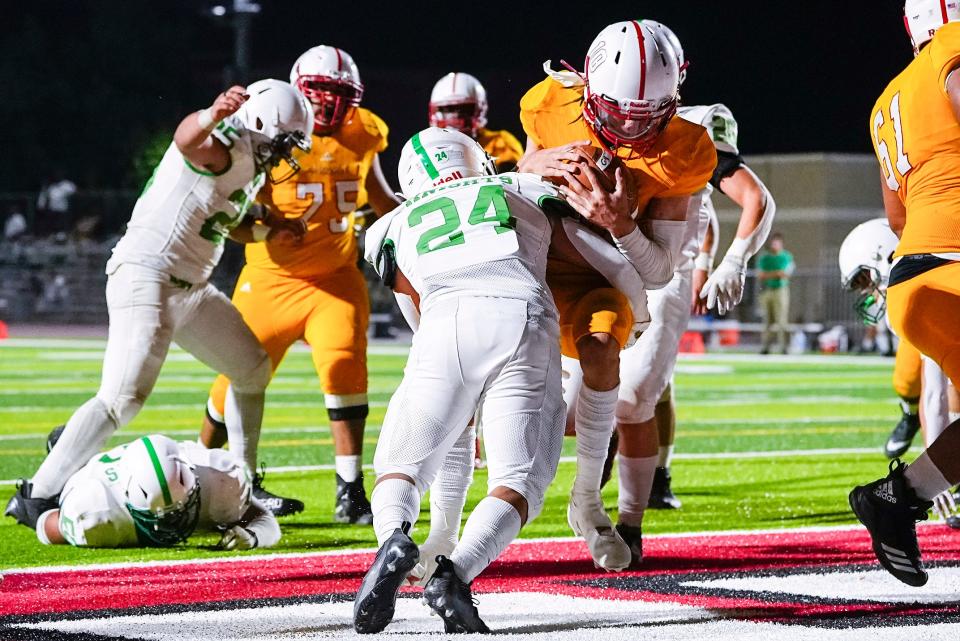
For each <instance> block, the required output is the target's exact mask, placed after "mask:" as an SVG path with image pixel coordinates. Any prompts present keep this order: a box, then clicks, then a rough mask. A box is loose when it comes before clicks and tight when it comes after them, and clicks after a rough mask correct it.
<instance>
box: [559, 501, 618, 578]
mask: <svg viewBox="0 0 960 641" xmlns="http://www.w3.org/2000/svg"><path fill="white" fill-rule="evenodd" d="M567 523H569V524H570V529H571V530H573V533H574V534H576V535H577V536H579V537H582V538H583V540H584V541H586V543H587V548H588V549H589V550H590V556H592V557H593V563H594V565H596V566H597V567H598V568H601V569H604V570H607V571H608V572H620V571H622V570H625V569H626V568H627V567H628V566H629V565H630V547H629V546H628V545H627V544H626V543H624V541H623V539H622V538H620V535H619V534H618V533H617V531H616V530H615V529H614V528H613V523H612V522H611V521H610V517H609V516H608V515H607V512H606V510H604V509H603V502H602V501H601V500H600V495H599V493H598V494H597V495H596V496H591V497H585V496H583V495H578V494H571V495H570V503H569V504H568V505H567Z"/></svg>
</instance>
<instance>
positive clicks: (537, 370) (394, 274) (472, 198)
mask: <svg viewBox="0 0 960 641" xmlns="http://www.w3.org/2000/svg"><path fill="white" fill-rule="evenodd" d="M493 174H494V168H493V165H492V163H491V161H490V159H489V157H488V156H487V155H486V154H485V153H484V151H483V149H482V148H481V147H480V146H479V145H478V144H477V143H476V142H475V141H473V140H472V139H471V138H469V137H468V136H466V135H464V134H462V133H460V132H458V131H453V130H447V129H437V128H429V129H426V130H424V131H422V132H420V133H419V134H417V135H415V136H414V137H413V138H412V139H411V140H410V141H409V142H407V144H406V145H405V146H404V148H403V151H402V153H401V159H400V169H399V177H400V183H401V188H402V190H403V194H404V195H405V196H406V197H407V199H408V200H407V201H406V202H405V203H404V204H403V205H401V206H400V207H398V208H397V209H395V210H394V211H393V212H391V213H390V214H388V215H386V216H384V217H383V218H381V219H380V220H379V221H377V222H376V223H375V224H374V225H373V226H372V227H371V228H370V229H369V230H368V231H367V239H366V257H367V260H368V261H370V262H371V263H372V264H374V266H375V267H376V270H377V272H378V273H379V274H380V275H381V277H382V278H383V279H384V282H385V283H386V284H387V285H389V286H390V287H392V288H393V289H394V290H395V291H396V292H399V293H402V294H405V295H407V296H409V297H410V302H411V305H408V306H407V308H408V312H410V311H411V309H412V308H417V309H419V314H420V316H419V319H418V320H417V321H416V322H417V324H418V325H419V330H418V331H417V333H416V334H415V335H414V339H413V346H412V348H411V352H410V357H409V360H408V362H407V366H406V370H405V372H404V378H403V381H402V382H401V384H400V387H399V389H398V390H397V392H396V393H395V394H394V396H393V398H392V399H391V400H390V405H389V407H388V409H387V414H386V417H385V420H384V425H383V429H382V430H381V433H380V438H379V442H378V445H377V452H376V455H375V458H374V467H375V469H376V473H377V485H376V488H375V489H374V491H373V494H372V495H371V503H372V505H373V526H374V530H375V531H376V535H377V540H378V542H379V543H380V545H381V547H380V550H379V551H378V553H377V557H376V559H375V560H374V562H373V565H372V567H371V568H370V570H369V571H368V572H367V575H366V577H365V578H364V581H363V584H362V586H361V588H360V591H359V593H358V595H357V599H356V602H355V604H354V627H355V628H356V629H357V631H358V632H362V633H370V632H378V631H380V630H382V629H383V628H384V627H385V626H386V625H387V624H388V623H389V622H390V620H391V618H392V617H393V611H394V603H395V599H396V592H397V590H398V589H399V587H400V586H401V584H402V583H403V582H404V580H405V579H406V578H407V575H408V573H409V572H410V570H412V569H413V567H414V566H415V565H416V563H417V561H418V559H419V552H418V548H417V545H416V544H415V543H414V542H413V540H412V539H411V538H410V537H409V531H410V528H411V526H412V524H413V523H415V522H416V520H417V517H418V515H419V511H420V497H421V496H422V495H423V493H424V492H426V490H427V488H428V487H429V486H430V484H431V483H432V482H433V480H434V477H435V476H436V474H437V471H438V469H439V468H440V466H441V464H442V463H443V461H444V457H445V455H446V454H447V452H448V451H449V450H450V448H451V447H452V446H453V445H454V443H456V442H457V441H458V440H460V439H461V437H462V435H463V434H464V432H465V429H469V428H467V423H468V422H469V420H470V419H471V418H472V417H473V415H474V413H475V411H476V410H477V407H478V406H479V407H480V411H481V413H482V417H483V418H482V422H483V425H484V433H485V438H486V447H487V457H488V470H489V483H488V486H489V489H490V493H489V494H488V496H487V497H486V498H484V499H483V500H482V501H480V503H479V504H478V505H477V507H476V508H475V509H474V511H473V513H472V514H471V515H470V518H469V519H468V520H467V523H466V525H465V527H464V531H463V537H462V538H461V540H460V542H459V545H457V547H456V549H455V550H454V551H453V553H452V554H451V556H450V558H449V559H448V558H447V557H445V556H440V557H438V558H437V559H436V563H437V569H436V571H435V572H434V573H433V575H432V577H431V578H430V580H429V581H428V582H427V584H426V587H425V588H424V598H425V600H426V602H427V604H428V605H429V606H430V607H431V608H432V609H433V610H434V611H436V612H437V614H439V615H440V617H441V618H442V619H443V620H444V624H445V629H446V631H447V632H486V631H487V627H486V625H484V623H483V621H482V620H481V619H480V617H479V615H478V613H477V610H476V607H475V606H474V604H473V603H472V601H471V596H470V583H471V582H472V581H473V579H474V578H475V577H476V576H477V575H478V574H479V573H480V572H481V571H482V570H483V569H484V568H486V567H487V565H489V563H490V562H492V561H493V560H494V559H496V558H497V557H498V556H499V555H500V553H501V552H502V551H503V550H504V549H505V548H506V547H507V545H508V544H509V543H510V542H511V541H512V540H513V539H514V537H516V535H517V533H518V532H519V531H520V528H521V527H522V526H523V525H524V524H525V523H527V522H529V521H530V520H531V519H533V518H535V517H536V516H537V515H538V514H539V512H540V510H541V508H542V506H543V499H544V493H545V491H546V489H547V485H548V484H549V483H550V482H551V481H552V480H553V477H554V475H555V473H556V469H557V463H558V461H559V457H560V449H561V443H562V440H563V424H564V418H563V417H564V406H563V399H562V395H561V393H560V351H559V338H560V330H559V325H558V320H557V310H556V305H555V304H554V301H553V297H552V295H551V294H550V290H549V289H548V288H547V285H546V275H545V273H546V261H547V249H548V248H549V246H550V235H551V225H550V222H549V221H548V219H547V217H546V216H545V214H544V211H543V209H541V206H546V205H545V203H546V202H548V201H551V200H559V199H558V192H557V190H556V188H554V187H553V186H552V185H549V184H547V183H544V182H542V181H541V180H540V179H539V177H536V176H530V175H523V174H515V173H507V174H500V175H493Z"/></svg>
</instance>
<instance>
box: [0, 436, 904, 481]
mask: <svg viewBox="0 0 960 641" xmlns="http://www.w3.org/2000/svg"><path fill="white" fill-rule="evenodd" d="M166 433H167V434H173V433H174V432H169V431H168V432H166ZM190 433H191V434H195V433H196V432H190ZM914 449H920V448H914ZM854 454H858V455H859V454H876V455H878V456H879V455H880V448H879V447H835V448H824V449H816V450H772V451H769V452H763V451H760V452H705V453H702V454H699V453H688V454H684V453H680V454H674V455H673V459H674V460H677V461H711V460H730V459H733V460H737V459H764V458H791V457H794V456H846V455H854ZM560 462H561V463H566V464H572V463H576V462H577V458H576V457H575V456H562V457H560ZM363 467H364V469H368V470H370V469H373V466H372V465H364V466H363ZM333 469H334V466H333V465H330V464H321V465H284V466H279V467H268V468H266V472H267V473H268V474H293V473H297V472H326V471H330V470H333ZM16 483H17V479H6V480H0V486H4V485H15V484H16Z"/></svg>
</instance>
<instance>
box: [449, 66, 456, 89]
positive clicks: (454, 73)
mask: <svg viewBox="0 0 960 641" xmlns="http://www.w3.org/2000/svg"><path fill="white" fill-rule="evenodd" d="M450 93H453V94H455V93H457V72H456V71H454V72H453V86H452V87H450Z"/></svg>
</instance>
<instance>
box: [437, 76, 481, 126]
mask: <svg viewBox="0 0 960 641" xmlns="http://www.w3.org/2000/svg"><path fill="white" fill-rule="evenodd" d="M427 117H428V118H429V123H430V126H431V127H440V128H441V129H444V128H446V129H456V130H458V131H461V132H463V133H465V134H466V135H468V136H470V137H471V138H476V137H477V132H478V131H479V129H480V128H481V127H485V126H486V124H487V90H486V89H484V88H483V85H482V84H480V81H479V80H477V79H476V78H474V77H473V76H471V75H470V74H468V73H462V72H456V71H454V72H452V73H448V74H447V75H445V76H444V77H443V78H441V79H440V80H438V81H437V84H435V85H434V86H433V91H432V92H430V106H429V107H428V109H427Z"/></svg>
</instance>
